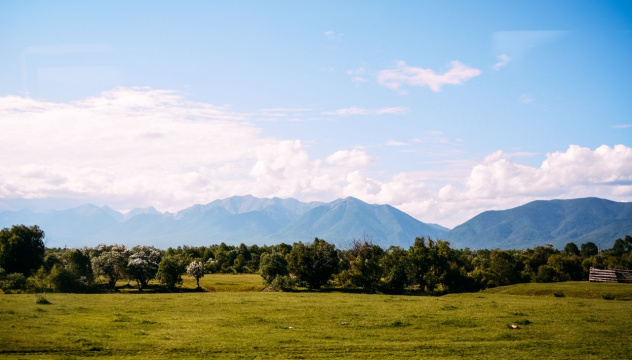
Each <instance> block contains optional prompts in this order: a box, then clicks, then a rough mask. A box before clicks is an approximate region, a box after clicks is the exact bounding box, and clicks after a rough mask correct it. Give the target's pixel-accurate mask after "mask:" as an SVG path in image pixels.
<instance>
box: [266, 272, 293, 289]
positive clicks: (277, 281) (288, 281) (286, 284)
mask: <svg viewBox="0 0 632 360" xmlns="http://www.w3.org/2000/svg"><path fill="white" fill-rule="evenodd" d="M295 286H296V281H295V280H294V279H292V278H291V277H289V276H287V275H277V277H275V278H274V279H273V280H272V282H271V283H270V287H271V288H273V289H275V290H280V291H284V290H289V289H292V288H294V287H295Z"/></svg>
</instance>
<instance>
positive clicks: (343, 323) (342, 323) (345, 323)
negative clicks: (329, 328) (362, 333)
mask: <svg viewBox="0 0 632 360" xmlns="http://www.w3.org/2000/svg"><path fill="white" fill-rule="evenodd" d="M340 325H349V323H348V322H346V321H343V322H341V323H340Z"/></svg>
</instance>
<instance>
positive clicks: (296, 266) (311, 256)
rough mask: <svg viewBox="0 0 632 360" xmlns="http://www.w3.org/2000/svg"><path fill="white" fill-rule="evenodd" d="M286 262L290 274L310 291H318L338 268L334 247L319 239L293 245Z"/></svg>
mask: <svg viewBox="0 0 632 360" xmlns="http://www.w3.org/2000/svg"><path fill="white" fill-rule="evenodd" d="M287 260H288V270H289V271H290V273H291V274H293V275H294V276H295V277H296V278H297V279H298V281H300V282H301V283H303V284H305V285H306V286H307V287H308V288H310V289H320V288H321V287H322V286H323V285H325V284H326V283H327V282H328V281H329V279H330V278H331V275H332V274H333V273H334V272H335V271H336V269H337V267H338V253H337V251H336V246H335V245H334V244H330V243H328V242H327V241H325V240H321V239H319V238H315V239H314V241H313V242H312V243H308V244H303V243H302V242H298V243H294V246H293V247H292V251H290V253H289V254H288V258H287Z"/></svg>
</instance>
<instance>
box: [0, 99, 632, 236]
mask: <svg viewBox="0 0 632 360" xmlns="http://www.w3.org/2000/svg"><path fill="white" fill-rule="evenodd" d="M278 110H279V109H276V111H278ZM251 116H252V115H248V114H243V113H238V112H234V111H231V110H230V109H229V108H228V107H223V106H214V105H211V104H207V103H199V102H192V101H188V100H187V99H185V98H183V97H182V96H181V95H179V94H178V93H175V92H172V91H164V90H153V89H147V88H118V89H115V90H112V91H108V92H105V93H103V94H101V95H99V96H95V97H92V98H88V99H84V100H81V101H76V102H71V103H52V102H46V101H39V100H35V99H30V98H22V97H16V96H8V97H0V119H2V120H1V121H2V131H0V199H12V198H13V199H15V198H25V199H35V198H42V199H45V198H48V199H51V198H64V199H83V202H93V203H97V204H108V205H110V206H113V207H115V208H119V209H131V208H134V207H144V206H150V205H153V206H155V207H157V208H158V209H160V210H171V211H175V210H179V209H182V208H184V207H187V206H190V205H192V204H196V203H206V202H209V201H212V200H214V199H217V198H224V197H227V196H232V195H244V194H252V195H255V196H259V197H271V196H279V197H294V198H298V199H300V200H320V201H330V200H333V199H335V198H338V197H344V196H355V197H358V198H360V199H362V200H365V201H368V202H371V203H382V204H391V205H393V206H396V207H398V208H400V209H401V210H403V211H406V212H409V213H410V214H411V215H413V216H415V217H417V218H418V219H420V220H422V221H425V222H437V223H439V224H442V225H444V226H454V225H457V224H459V223H461V222H463V221H465V220H467V219H468V218H470V217H471V216H474V215H476V214H478V213H480V212H482V211H485V210H489V209H505V208H509V207H514V206H518V205H521V204H524V203H526V202H528V201H531V200H536V199H551V198H576V197H585V196H598V197H604V198H609V199H613V200H621V201H631V200H632V148H630V147H627V146H625V145H616V146H614V147H609V146H605V145H604V146H601V147H599V148H597V149H594V150H592V149H589V148H584V147H580V146H577V145H572V146H570V147H569V148H568V149H567V150H566V151H561V152H553V153H550V154H547V155H546V158H545V159H544V161H543V162H542V164H541V165H540V166H539V167H533V166H527V165H523V164H520V163H517V162H516V161H518V160H519V159H520V158H522V157H524V156H536V155H535V154H531V153H524V152H522V153H506V152H503V151H498V152H495V153H492V154H489V155H488V156H487V157H486V158H485V159H484V160H482V161H480V162H478V163H474V164H473V163H472V160H469V159H467V160H464V159H462V158H461V159H460V160H458V161H457V160H456V159H454V158H443V159H441V158H439V157H438V158H437V161H438V162H443V165H440V167H436V166H433V167H432V168H428V169H424V170H423V171H422V170H419V171H408V172H402V173H398V174H388V173H384V172H382V171H381V170H380V169H377V170H375V168H376V167H374V166H372V165H374V164H375V163H376V161H375V160H374V158H373V157H372V156H371V154H369V152H368V151H367V150H366V149H364V148H361V147H359V148H354V149H350V150H340V151H335V152H333V153H332V154H331V155H329V156H327V157H325V158H323V159H319V158H313V157H311V156H310V155H309V153H308V152H307V150H306V147H305V143H304V142H302V141H299V140H292V139H290V140H285V139H275V138H270V137H265V136H263V135H262V134H261V131H260V130H259V129H258V128H257V127H255V126H254V125H253V123H252V122H251V121H250V118H251ZM433 134H434V135H435V136H439V137H440V136H441V135H442V134H441V133H440V132H434V133H433ZM422 140H423V141H422V143H423V142H427V140H426V139H422ZM396 143H397V144H399V143H398V142H395V141H393V142H390V145H395V144H396ZM432 144H434V143H432ZM418 145H419V144H415V146H418ZM433 146H434V145H433ZM378 163H379V162H378ZM435 165H436V164H435ZM373 171H375V172H376V173H378V174H380V176H381V177H380V176H375V175H370V174H372V172H373Z"/></svg>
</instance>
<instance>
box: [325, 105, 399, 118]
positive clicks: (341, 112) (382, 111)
mask: <svg viewBox="0 0 632 360" xmlns="http://www.w3.org/2000/svg"><path fill="white" fill-rule="evenodd" d="M406 113H408V108H405V107H399V106H397V107H385V108H379V109H366V108H362V107H357V106H352V107H350V108H345V109H338V110H334V111H327V112H324V113H323V114H324V115H337V116H348V115H404V114H406Z"/></svg>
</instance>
